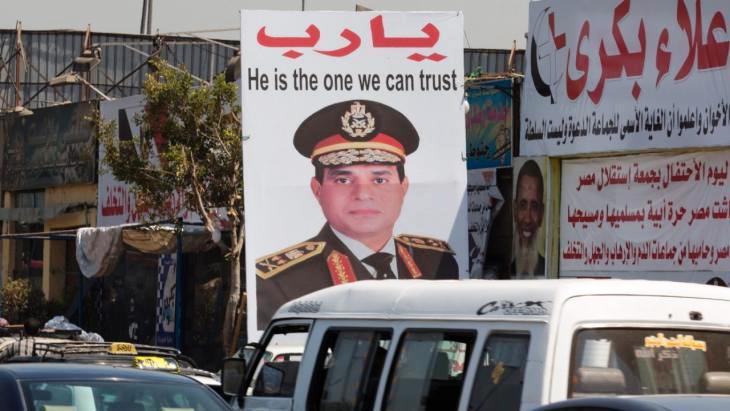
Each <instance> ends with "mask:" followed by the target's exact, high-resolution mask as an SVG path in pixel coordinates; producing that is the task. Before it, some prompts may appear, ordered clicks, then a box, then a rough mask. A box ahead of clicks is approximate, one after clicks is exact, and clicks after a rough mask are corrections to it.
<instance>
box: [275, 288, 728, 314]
mask: <svg viewBox="0 0 730 411" xmlns="http://www.w3.org/2000/svg"><path fill="white" fill-rule="evenodd" d="M597 295H623V296H665V297H678V298H702V299H714V300H724V301H730V289H729V288H726V287H717V286H709V285H704V284H691V283H684V282H673V281H649V280H620V279H550V280H529V281H526V280H438V281H432V280H408V281H407V282H403V281H401V280H377V281H368V280H365V281H356V282H353V283H349V284H343V285H337V286H333V287H327V288H325V289H322V290H319V291H315V292H313V293H311V294H307V295H305V296H303V297H300V298H297V299H295V300H292V301H290V302H288V303H286V304H284V305H283V306H282V307H281V308H279V310H278V311H277V313H276V315H275V316H274V318H275V319H279V318H297V317H300V318H334V317H350V318H372V319H388V318H424V319H425V318H429V319H431V318H437V319H445V318H463V319H485V318H489V317H492V318H494V317H503V316H505V315H509V314H520V315H519V316H520V317H521V318H523V319H530V318H531V319H535V320H545V319H547V318H548V317H549V316H550V315H552V314H553V311H552V308H553V307H556V308H557V307H559V306H560V305H561V304H562V302H564V301H566V300H567V299H569V298H573V297H577V296H597ZM490 303H491V304H493V305H492V306H488V304H490ZM503 303H506V305H505V304H503ZM510 304H511V306H510ZM515 310H518V312H515ZM512 317H514V315H512Z"/></svg>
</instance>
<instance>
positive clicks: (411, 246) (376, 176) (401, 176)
mask: <svg viewBox="0 0 730 411" xmlns="http://www.w3.org/2000/svg"><path fill="white" fill-rule="evenodd" d="M418 145H419V136H418V133H417V131H416V129H415V127H414V126H413V124H412V123H411V121H410V120H408V118H406V117H405V116H404V115H403V114H402V113H401V112H399V111H398V110H396V109H394V108H392V107H390V106H388V105H385V104H383V103H379V102H376V101H370V100H348V101H343V102H339V103H335V104H331V105H329V106H327V107H324V108H322V109H320V110H318V111H317V112H315V113H314V114H312V115H310V116H309V117H307V118H306V119H305V120H304V121H303V122H302V123H301V124H300V125H299V127H298V128H297V130H296V132H295V134H294V147H295V148H296V150H297V151H298V152H299V153H300V154H301V155H303V156H304V157H306V158H308V159H310V161H311V162H312V164H313V165H314V176H313V177H311V181H310V188H311V191H312V194H313V195H314V197H315V199H316V200H317V202H318V203H319V206H320V208H321V210H322V213H323V214H324V217H325V219H326V220H327V221H326V223H325V224H324V226H323V227H322V229H321V230H320V232H319V233H318V234H316V235H314V236H313V237H311V238H309V239H308V240H306V241H304V242H301V243H298V244H294V245H291V246H289V247H286V248H283V249H281V250H278V251H275V252H272V253H271V254H268V255H266V256H263V257H260V258H258V259H257V260H256V287H257V301H258V321H259V326H263V325H264V324H266V323H267V322H268V321H269V319H270V318H271V316H272V315H273V314H274V312H275V311H276V309H278V308H279V307H280V306H281V305H282V304H284V303H285V302H287V301H289V300H292V299H294V298H297V297H300V296H302V295H305V294H307V293H310V292H313V291H316V290H319V289H322V288H325V287H328V286H332V285H336V284H342V283H348V282H352V281H358V280H367V279H457V278H458V276H459V268H458V265H457V262H456V259H455V258H454V252H453V251H452V249H451V247H450V246H449V244H448V243H447V242H446V241H444V240H441V239H436V238H429V237H424V236H421V235H415V234H402V233H394V226H395V224H396V221H397V220H398V217H399V216H400V214H401V211H402V210H401V209H402V206H403V201H404V199H405V197H406V195H407V193H408V189H409V180H408V176H407V175H406V166H405V163H406V157H407V156H408V155H409V154H411V153H413V152H414V151H416V149H417V148H418ZM434 200H437V199H434Z"/></svg>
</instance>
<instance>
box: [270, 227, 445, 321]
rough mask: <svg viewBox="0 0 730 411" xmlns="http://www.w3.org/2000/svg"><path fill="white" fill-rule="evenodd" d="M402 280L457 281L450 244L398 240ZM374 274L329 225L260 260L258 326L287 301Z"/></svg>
mask: <svg viewBox="0 0 730 411" xmlns="http://www.w3.org/2000/svg"><path fill="white" fill-rule="evenodd" d="M394 241H395V246H396V261H397V267H398V278H399V279H413V278H417V279H418V278H420V279H430V280H434V279H458V278H459V267H458V265H457V264H456V259H455V258H454V252H453V251H452V250H451V248H450V247H449V245H448V243H447V242H445V241H442V240H437V239H433V238H427V237H420V236H412V235H399V236H397V237H395V238H394ZM373 278H374V277H373V275H372V274H371V273H370V272H369V271H368V269H367V268H366V267H365V265H364V264H363V263H362V262H361V261H360V260H358V259H357V257H355V255H354V254H353V253H352V252H351V251H350V249H349V248H347V246H345V244H343V243H342V241H340V239H339V238H337V236H336V235H335V233H334V232H333V231H332V229H331V228H330V226H329V225H328V224H325V226H324V228H322V231H320V232H319V234H317V235H316V236H314V237H312V238H310V239H309V240H307V241H304V242H302V243H299V244H297V245H295V246H292V247H289V248H285V249H283V250H281V251H279V252H277V253H274V254H271V255H268V256H266V257H262V258H260V259H258V260H257V261H256V290H257V292H256V294H257V295H256V297H257V305H258V321H259V323H258V326H259V328H264V327H265V326H266V324H267V323H268V321H269V320H270V319H271V317H272V316H273V315H274V313H275V312H276V310H277V309H278V308H279V307H280V306H281V305H282V304H284V303H286V302H287V301H290V300H293V299H295V298H298V297H301V296H303V295H305V294H308V293H311V292H313V291H317V290H320V289H322V288H325V287H329V286H331V285H337V284H343V283H348V282H353V281H358V280H372V279H373Z"/></svg>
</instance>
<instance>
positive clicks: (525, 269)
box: [512, 233, 541, 278]
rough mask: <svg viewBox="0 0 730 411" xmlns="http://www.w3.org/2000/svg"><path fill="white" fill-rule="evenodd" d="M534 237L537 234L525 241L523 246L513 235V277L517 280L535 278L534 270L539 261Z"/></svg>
mask: <svg viewBox="0 0 730 411" xmlns="http://www.w3.org/2000/svg"><path fill="white" fill-rule="evenodd" d="M536 237H537V233H535V235H533V236H532V237H530V238H528V239H527V240H526V243H527V244H523V243H521V242H520V236H519V235H515V244H514V247H512V249H513V250H514V251H515V275H516V277H517V278H532V277H534V276H535V268H536V267H537V263H538V261H539V259H540V254H539V253H538V251H537V239H536ZM538 274H541V273H538Z"/></svg>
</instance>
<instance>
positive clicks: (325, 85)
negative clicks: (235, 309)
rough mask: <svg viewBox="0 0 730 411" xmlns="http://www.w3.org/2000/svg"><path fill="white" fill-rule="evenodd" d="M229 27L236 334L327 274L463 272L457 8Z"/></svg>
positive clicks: (282, 18) (254, 21) (256, 15)
mask: <svg viewBox="0 0 730 411" xmlns="http://www.w3.org/2000/svg"><path fill="white" fill-rule="evenodd" d="M241 24H242V26H241V27H242V28H241V36H242V39H241V49H242V55H243V56H244V57H243V59H242V62H243V63H242V64H243V65H242V70H241V84H242V98H243V125H244V150H243V152H244V165H245V173H244V175H245V185H244V187H245V191H246V193H245V194H246V195H245V201H246V204H245V206H246V230H247V232H246V235H247V241H246V255H247V258H246V263H247V267H246V276H247V278H246V282H247V289H248V295H249V300H248V304H249V305H248V312H249V317H248V318H249V320H250V322H249V338H255V336H256V330H260V329H262V328H264V327H265V326H266V323H267V322H268V320H269V318H270V317H271V315H273V313H274V312H275V310H276V309H277V308H278V307H279V306H280V305H281V304H283V303H284V302H286V301H289V300H291V299H293V298H296V297H298V296H301V295H303V294H306V293H308V292H311V291H316V290H318V289H321V288H323V287H327V286H330V285H333V284H338V283H342V282H349V281H355V280H359V279H366V278H399V279H406V278H458V277H459V276H461V277H467V276H468V260H467V223H466V200H465V198H464V197H465V192H466V164H465V162H464V161H463V156H464V147H465V144H464V142H465V131H464V129H465V120H464V118H465V117H464V111H463V105H462V102H463V98H464V90H463V74H462V73H463V44H462V43H463V42H462V39H463V16H462V14H461V13H457V12H448V13H446V12H444V13H395V12H393V13H390V12H387V13H376V12H372V13H371V12H358V13H355V12H273V11H249V10H244V11H242V23H241ZM399 167H402V169H400V170H399V169H398V168H399ZM316 170H320V171H316ZM318 172H319V173H321V174H320V175H319V177H317V175H316V173H318ZM347 190H349V191H348V192H347V193H346V191H347ZM376 251H379V252H382V253H387V254H388V255H387V256H385V258H387V259H388V261H390V262H389V263H388V262H387V261H386V263H384V264H383V265H380V263H378V262H375V261H374V260H368V261H370V262H372V263H373V265H370V264H368V262H365V261H364V260H365V258H367V257H370V255H369V254H371V253H374V252H376ZM373 257H374V258H383V255H382V254H379V255H377V256H374V255H373ZM376 265H377V266H378V267H382V268H376ZM404 286H406V284H405V283H404ZM257 318H258V321H257Z"/></svg>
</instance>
